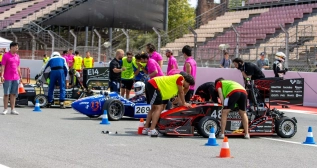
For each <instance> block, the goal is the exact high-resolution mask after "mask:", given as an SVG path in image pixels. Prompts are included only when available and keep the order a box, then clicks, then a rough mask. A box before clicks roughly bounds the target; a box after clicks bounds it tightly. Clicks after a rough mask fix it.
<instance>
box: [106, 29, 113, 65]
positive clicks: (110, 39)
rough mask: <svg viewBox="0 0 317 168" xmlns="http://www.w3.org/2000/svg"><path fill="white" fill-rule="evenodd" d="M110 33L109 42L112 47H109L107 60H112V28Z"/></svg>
mask: <svg viewBox="0 0 317 168" xmlns="http://www.w3.org/2000/svg"><path fill="white" fill-rule="evenodd" d="M108 33H109V42H110V46H109V56H108V57H107V58H109V60H110V58H112V28H111V27H110V28H109V30H108Z"/></svg>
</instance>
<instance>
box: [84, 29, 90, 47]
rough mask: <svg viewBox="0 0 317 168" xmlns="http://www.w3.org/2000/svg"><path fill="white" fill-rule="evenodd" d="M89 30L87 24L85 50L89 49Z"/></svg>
mask: <svg viewBox="0 0 317 168" xmlns="http://www.w3.org/2000/svg"><path fill="white" fill-rule="evenodd" d="M88 32H89V27H88V26H86V35H85V51H84V52H86V51H87V47H88Z"/></svg>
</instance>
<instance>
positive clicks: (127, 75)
mask: <svg viewBox="0 0 317 168" xmlns="http://www.w3.org/2000/svg"><path fill="white" fill-rule="evenodd" d="M133 61H135V58H134V57H133V59H132V61H131V62H130V63H128V61H127V57H123V58H122V67H125V68H126V70H124V71H122V72H121V78H122V79H133V78H134V70H133Z"/></svg>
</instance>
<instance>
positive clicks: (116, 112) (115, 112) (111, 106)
mask: <svg viewBox="0 0 317 168" xmlns="http://www.w3.org/2000/svg"><path fill="white" fill-rule="evenodd" d="M103 110H107V112H108V118H109V120H110V121H118V120H120V119H121V118H122V116H123V114H124V105H123V103H122V102H121V101H120V100H115V99H108V100H106V102H105V104H104V105H103Z"/></svg>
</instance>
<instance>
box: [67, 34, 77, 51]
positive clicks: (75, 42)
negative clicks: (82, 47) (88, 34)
mask: <svg viewBox="0 0 317 168" xmlns="http://www.w3.org/2000/svg"><path fill="white" fill-rule="evenodd" d="M69 32H70V34H71V35H72V36H73V37H74V51H76V46H77V36H76V35H75V33H74V32H73V30H70V31H69Z"/></svg>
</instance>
